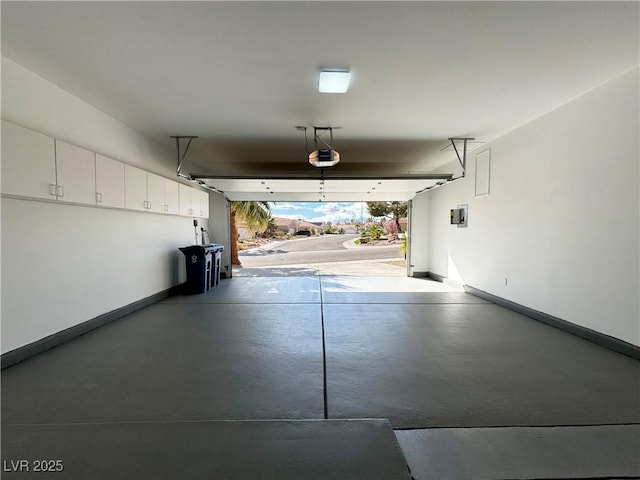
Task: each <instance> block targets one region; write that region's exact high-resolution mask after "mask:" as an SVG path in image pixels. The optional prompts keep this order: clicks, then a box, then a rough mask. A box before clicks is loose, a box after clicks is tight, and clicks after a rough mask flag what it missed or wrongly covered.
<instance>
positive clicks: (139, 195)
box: [124, 165, 147, 210]
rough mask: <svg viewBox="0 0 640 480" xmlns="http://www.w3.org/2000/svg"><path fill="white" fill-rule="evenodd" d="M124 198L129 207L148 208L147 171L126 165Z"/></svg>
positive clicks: (126, 205)
mask: <svg viewBox="0 0 640 480" xmlns="http://www.w3.org/2000/svg"><path fill="white" fill-rule="evenodd" d="M124 199H125V207H126V208H128V209H131V210H147V172H145V171H144V170H140V169H139V168H136V167H132V166H131V165H125V166H124Z"/></svg>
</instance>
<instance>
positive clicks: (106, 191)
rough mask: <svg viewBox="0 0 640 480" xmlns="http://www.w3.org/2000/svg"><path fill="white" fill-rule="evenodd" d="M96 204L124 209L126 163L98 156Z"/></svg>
mask: <svg viewBox="0 0 640 480" xmlns="http://www.w3.org/2000/svg"><path fill="white" fill-rule="evenodd" d="M96 203H97V204H98V205H101V206H103V207H117V208H124V163H122V162H119V161H117V160H113V159H112V158H108V157H103V156H102V155H98V154H96Z"/></svg>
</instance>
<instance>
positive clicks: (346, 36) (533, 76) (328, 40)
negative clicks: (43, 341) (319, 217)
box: [1, 1, 640, 177]
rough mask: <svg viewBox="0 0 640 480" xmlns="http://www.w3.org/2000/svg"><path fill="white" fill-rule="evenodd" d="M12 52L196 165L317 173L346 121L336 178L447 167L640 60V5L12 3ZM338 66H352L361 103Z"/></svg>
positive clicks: (5, 32) (5, 26)
mask: <svg viewBox="0 0 640 480" xmlns="http://www.w3.org/2000/svg"><path fill="white" fill-rule="evenodd" d="M1 7H2V54H3V55H5V56H7V57H8V58H10V59H12V60H14V61H15V62H17V63H19V64H22V65H24V66H25V67H27V68H28V69H30V70H32V71H34V72H36V73H38V74H40V75H41V76H43V77H44V78H47V79H48V80H50V81H52V82H54V83H56V84H57V85H59V86H60V87H62V88H64V89H66V90H68V91H69V92H71V93H73V94H75V95H77V96H78V97H80V98H82V99H84V100H86V101H87V102H89V103H91V104H93V105H95V106H97V107H98V108H100V109H102V110H103V111H105V112H107V113H109V114H111V115H112V116H114V117H115V118H118V119H120V120H122V121H124V122H125V123H127V124H129V125H131V126H134V127H135V128H137V129H139V130H141V131H143V132H145V133H147V134H149V135H151V136H153V137H154V138H158V139H160V140H161V141H166V142H169V138H168V137H169V136H170V135H198V136H200V138H199V139H198V140H196V141H194V144H193V145H192V147H191V150H190V151H189V155H188V156H187V159H186V161H185V165H184V168H183V171H185V172H197V173H200V174H209V175H211V174H224V175H231V174H239V175H247V174H253V175H256V176H259V175H269V174H274V173H283V174H308V175H310V176H317V171H316V170H315V169H314V168H313V167H311V166H309V165H308V164H307V159H306V153H305V151H304V138H303V136H302V133H301V132H298V131H296V130H295V128H294V127H295V126H296V125H307V126H310V125H319V126H341V127H342V128H341V129H340V130H337V131H336V132H335V148H336V149H337V150H338V151H340V153H341V158H342V161H341V162H340V164H339V165H338V166H336V167H334V169H336V171H339V172H341V173H345V174H349V175H365V176H368V177H371V176H372V175H384V174H407V173H424V172H429V171H432V170H433V168H434V167H436V166H438V165H441V164H443V163H445V162H448V161H451V160H453V159H455V154H454V153H453V152H452V151H450V150H445V151H442V149H443V147H445V146H446V145H447V143H448V142H447V138H448V137H451V136H471V137H475V138H476V139H478V140H480V141H489V140H491V139H493V138H495V137H496V136H499V135H500V134H503V133H505V132H507V131H510V130H512V129H514V128H516V127H517V126H519V125H522V124H524V123H526V122H528V121H530V120H532V119H534V118H536V117H538V116H540V115H542V114H544V113H545V112H548V111H550V110H552V109H554V108H556V107H558V106H559V105H561V104H563V103H566V102H568V101H570V100H571V99H573V98H575V97H577V96H579V95H581V94H583V93H586V92H587V91H589V90H591V89H593V88H595V87H597V86H599V85H601V84H603V83H605V82H607V81H609V80H611V79H613V78H615V77H617V76H619V75H621V74H623V73H624V72H626V71H629V70H631V69H632V68H634V67H636V66H637V65H638V59H639V41H638V40H639V38H638V37H639V33H638V32H639V23H640V22H639V13H638V12H639V4H638V2H620V3H614V2H586V3H581V2H531V3H529V2H495V3H491V2H487V3H486V2H377V1H375V2H268V1H262V2H42V3H40V2H7V1H3V2H2V6H1ZM321 66H333V67H350V68H351V70H352V85H351V89H350V91H349V93H347V94H345V95H335V94H333V95H332V94H320V93H318V92H317V88H316V82H317V72H318V68H319V67H321Z"/></svg>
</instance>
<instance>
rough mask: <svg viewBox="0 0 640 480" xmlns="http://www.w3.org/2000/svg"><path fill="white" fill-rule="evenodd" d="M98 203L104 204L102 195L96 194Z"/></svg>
mask: <svg viewBox="0 0 640 480" xmlns="http://www.w3.org/2000/svg"><path fill="white" fill-rule="evenodd" d="M96 203H102V194H101V193H99V192H96Z"/></svg>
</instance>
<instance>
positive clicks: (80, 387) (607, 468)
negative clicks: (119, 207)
mask: <svg viewBox="0 0 640 480" xmlns="http://www.w3.org/2000/svg"><path fill="white" fill-rule="evenodd" d="M325 419H329V420H325ZM353 419H370V420H359V421H358V420H353ZM374 419H378V420H374ZM381 419H388V421H387V420H381ZM389 422H390V423H389ZM392 427H393V428H395V429H396V430H395V436H394V435H393V432H392V430H391V429H392ZM2 434H3V435H2V460H3V461H4V462H5V463H4V464H3V470H4V472H3V478H23V477H24V478H34V472H32V471H31V472H25V471H23V472H16V471H15V470H17V468H13V466H14V465H18V464H17V463H14V464H12V463H11V461H18V460H24V459H26V460H28V461H32V460H34V459H48V460H58V459H59V460H62V461H63V462H64V471H63V472H62V473H50V474H46V473H40V474H38V475H37V478H58V479H63V478H105V479H106V478H137V479H152V478H153V479H164V478H176V479H177V478H215V479H218V478H228V479H237V478H242V479H249V478H265V479H271V478H273V479H276V478H277V479H284V478H292V479H293V478H327V479H333V478H335V479H350V478H354V479H355V478H362V479H373V478H378V479H392V478H394V479H395V478H398V479H408V478H410V476H409V473H408V470H407V468H406V465H405V461H406V463H407V464H408V467H409V468H410V470H411V475H412V476H413V478H415V479H435V478H439V479H457V478H479V479H480V478H482V479H505V478H518V479H520V478H522V479H524V478H637V477H640V362H638V361H636V360H634V359H632V358H629V357H626V356H623V355H620V354H616V353H613V352H611V351H609V350H606V349H604V348H601V347H599V346H597V345H594V344H592V343H589V342H587V341H585V340H582V339H579V338H577V337H574V336H572V335H570V334H567V333H565V332H562V331H560V330H557V329H554V328H552V327H549V326H546V325H543V324H541V323H538V322H536V321H534V320H531V319H528V318H527V317H524V316H522V315H519V314H516V313H513V312H510V311H508V310H505V309H503V308H501V307H498V306H496V305H493V304H491V303H488V302H486V301H483V300H481V299H479V298H477V297H474V296H472V295H468V294H466V293H462V292H458V291H454V290H453V289H450V288H448V287H446V286H444V285H442V284H439V283H435V282H431V281H428V280H423V279H410V278H354V277H346V276H296V277H284V276H278V277H242V278H234V279H232V280H226V281H223V282H222V283H221V284H220V286H219V287H217V288H216V289H214V290H212V291H211V292H209V293H207V294H204V295H194V296H188V297H187V296H180V297H173V298H169V299H167V300H166V301H163V302H159V303H157V304H155V305H152V306H150V307H147V308H145V309H143V310H140V311H138V312H136V313H134V314H131V315H129V316H127V317H125V318H123V319H121V320H119V321H117V322H114V323H112V324H110V325H107V326H105V327H102V328H100V329H98V330H95V331H93V332H91V333H89V334H87V335H84V336H82V337H80V338H78V339H76V340H74V341H72V342H69V343H67V344H65V345H62V346H60V347H58V348H56V349H53V350H50V351H48V352H46V353H43V354H41V355H39V356H37V357H34V358H32V359H30V360H28V361H25V362H23V363H21V364H19V365H16V366H13V367H11V368H9V369H7V370H4V371H3V372H2ZM403 454H404V458H403ZM6 462H9V463H6ZM30 466H31V467H33V465H32V464H31V465H30Z"/></svg>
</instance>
